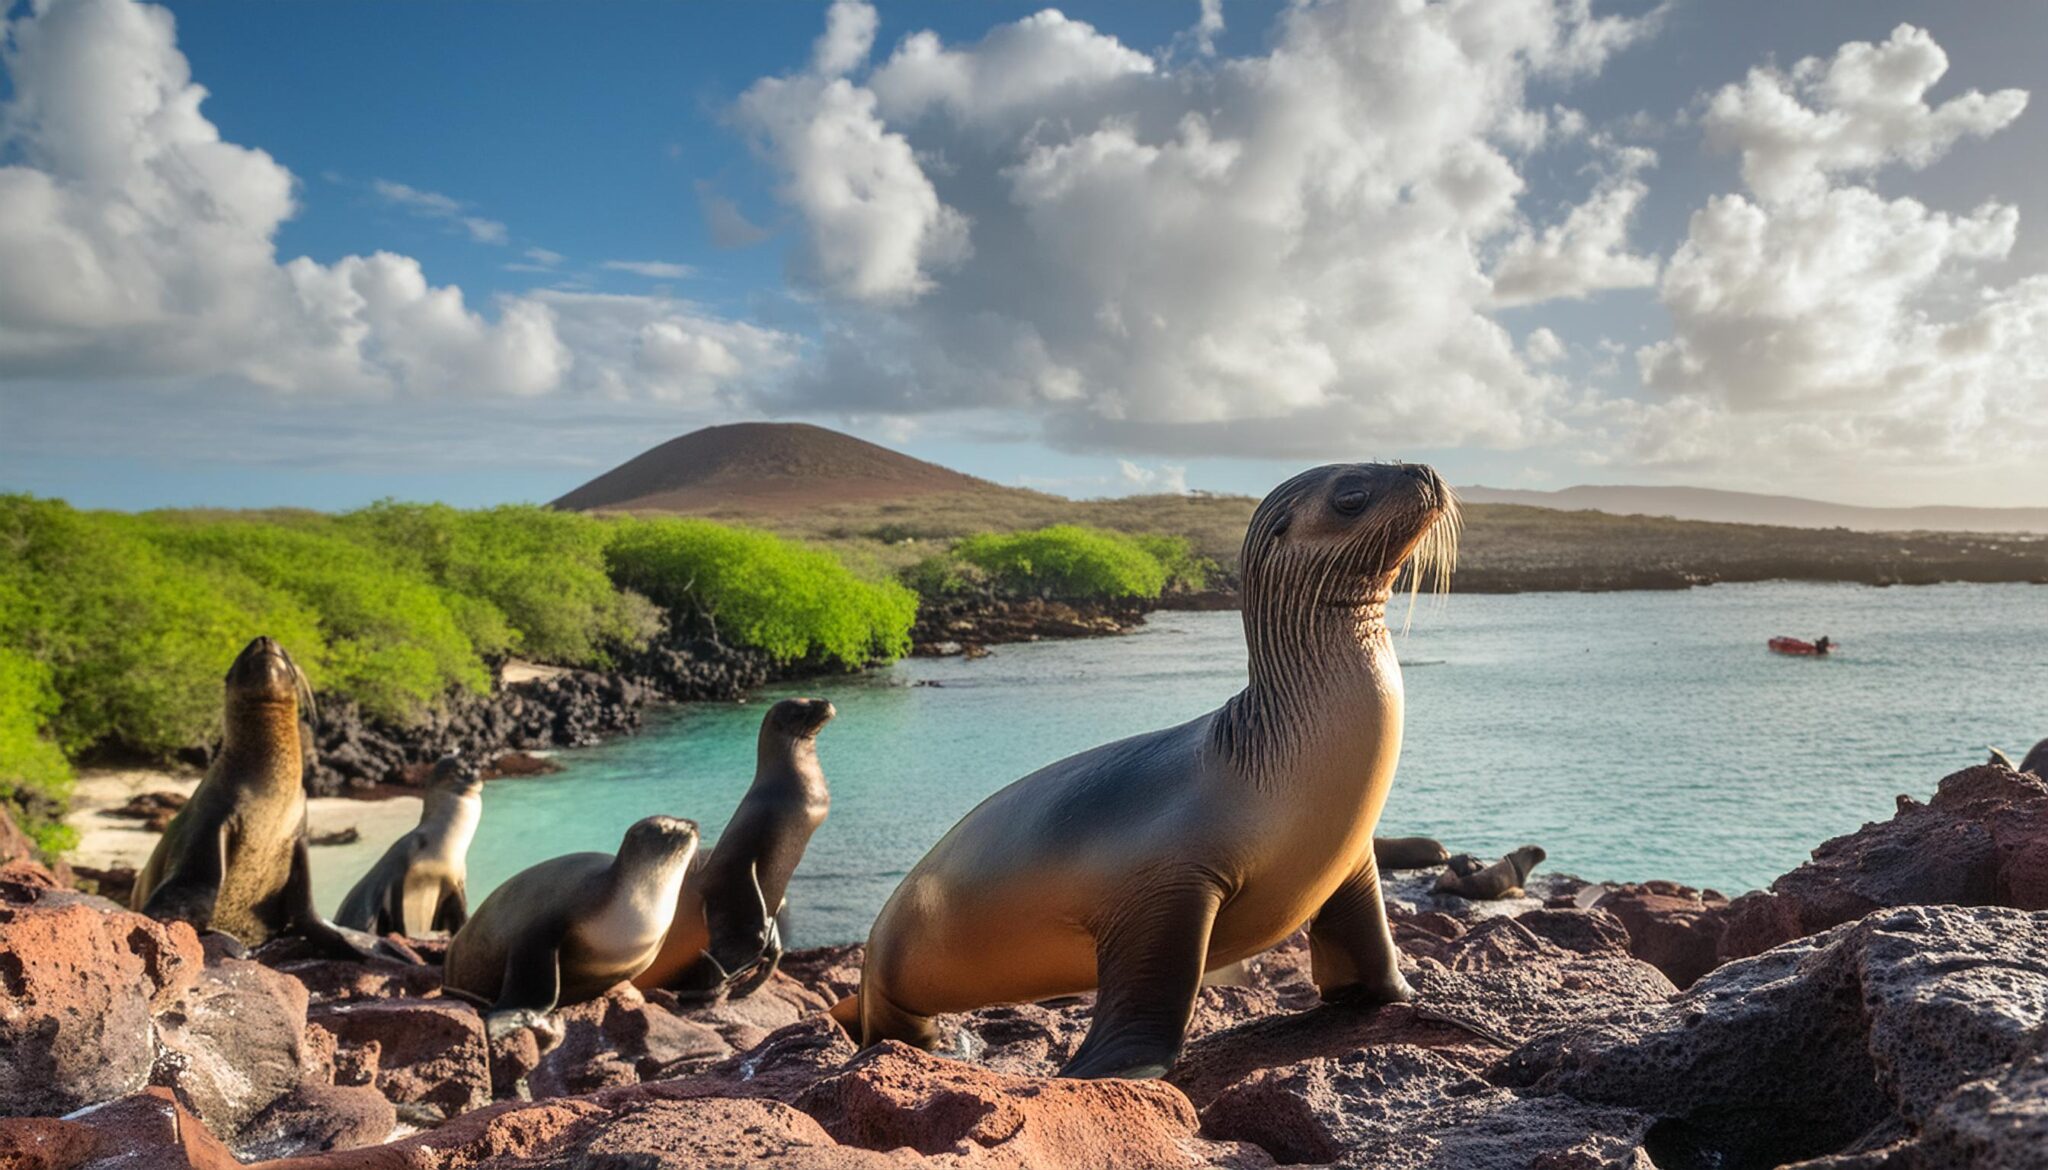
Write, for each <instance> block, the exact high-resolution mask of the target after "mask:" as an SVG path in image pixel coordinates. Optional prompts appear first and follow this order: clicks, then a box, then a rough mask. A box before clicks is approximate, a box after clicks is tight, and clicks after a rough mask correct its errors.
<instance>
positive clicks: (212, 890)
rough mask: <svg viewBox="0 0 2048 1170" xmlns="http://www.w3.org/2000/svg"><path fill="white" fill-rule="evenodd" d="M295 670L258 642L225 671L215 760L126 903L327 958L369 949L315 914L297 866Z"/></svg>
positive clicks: (302, 847)
mask: <svg viewBox="0 0 2048 1170" xmlns="http://www.w3.org/2000/svg"><path fill="white" fill-rule="evenodd" d="M301 699H304V700H305V706H306V708H307V709H310V708H311V706H312V690H311V688H310V687H309V686H308V684H307V682H306V676H305V673H304V672H302V671H301V670H300V669H299V667H298V664H297V663H295V662H293V661H292V659H291V656H290V655H289V654H286V653H285V651H284V647H282V646H279V645H278V644H277V643H276V642H273V641H271V640H270V639H269V638H257V639H256V640H255V641H253V642H250V643H249V644H248V645H247V646H245V647H243V649H242V652H241V653H240V654H239V655H236V657H235V661H234V665H232V666H230V667H228V673H227V684H226V703H225V706H224V709H223V713H222V718H221V731H222V735H221V745H220V753H219V754H218V755H216V756H215V757H214V759H213V766H212V767H211V768H210V769H208V771H207V773H206V779H204V780H202V781H200V782H199V787H198V788H197V789H195V790H194V791H193V793H192V798H191V799H190V800H188V801H186V802H185V807H184V808H182V809H180V810H179V811H178V815H176V816H174V817H172V818H171V823H170V825H169V826H168V827H166V828H165V829H164V835H163V837H162V838H161V839H160V840H158V841H157V843H156V848H155V849H154V850H152V851H151V852H150V855H149V861H148V862H146V863H145V864H144V865H143V867H142V872H141V873H138V874H137V875H136V876H135V892H134V893H133V894H132V895H131V900H130V905H131V906H133V907H134V908H135V909H137V910H140V911H141V912H142V913H144V914H147V915H149V916H150V917H151V918H157V919H163V920H176V921H182V922H189V923H191V924H192V925H193V926H194V927H196V928H198V929H200V930H217V931H220V932H222V933H224V934H228V935H232V936H233V937H234V938H235V939H236V940H237V941H239V942H241V943H242V944H244V945H245V946H256V945H258V944H261V943H264V942H267V941H269V939H270V938H272V937H273V936H275V935H281V934H292V935H298V936H302V937H304V938H306V939H308V940H310V941H311V942H313V943H315V944H317V945H319V946H320V947H322V948H323V949H325V950H328V951H330V952H332V953H335V954H346V955H356V956H364V955H368V954H371V953H377V952H376V946H375V941H374V940H369V939H351V938H349V937H348V936H347V935H345V934H343V933H342V932H341V931H340V930H338V929H336V928H335V926H334V924H333V923H331V922H328V921H327V920H326V919H324V918H322V917H320V914H319V912H318V911H316V910H315V909H314V908H313V881H312V876H311V870H310V868H309V866H308V864H307V860H306V790H305V787H304V782H303V778H304V774H305V760H304V757H303V756H302V755H301V754H300V745H299V713H300V709H301V707H300V701H301Z"/></svg>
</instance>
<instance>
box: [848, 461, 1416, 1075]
mask: <svg viewBox="0 0 2048 1170" xmlns="http://www.w3.org/2000/svg"><path fill="white" fill-rule="evenodd" d="M1455 516H1456V505H1455V503H1454V501H1453V499H1452V497H1451V494H1450V492H1449V490H1448V489H1447V488H1446V487H1445V486H1444V484H1443V481H1442V480H1441V479H1439V478H1438V477H1437V474H1436V473H1435V472H1434V471H1432V470H1431V469H1429V468H1428V467H1423V466H1418V465H1413V464H1408V465H1401V464H1340V465H1334V466H1329V467H1319V468H1316V469H1315V470H1313V471H1308V472H1304V473H1303V474H1301V475H1297V476H1295V477H1294V478H1293V479H1290V480H1288V481H1287V482H1286V483H1285V484H1282V485H1281V486H1280V487H1279V488H1277V489H1275V490H1274V491H1273V493H1272V494H1271V495H1269V496H1267V497H1266V499H1265V500H1264V502H1262V503H1261V504H1260V505H1259V507H1258V509H1257V511H1256V512H1255V513H1254V514H1253V516H1252V520H1251V526H1250V529H1249V530H1248V531H1247V532H1246V534H1245V541H1244V556H1243V574H1244V585H1243V592H1244V627H1245V639H1246V643H1247V646H1248V649H1249V651H1250V667H1251V670H1250V674H1251V681H1250V685H1248V686H1247V687H1245V689H1244V690H1243V691H1242V692H1240V693H1239V694H1238V695H1237V696H1236V697H1234V698H1232V699H1231V700H1230V701H1229V702H1228V703H1226V704H1224V706H1223V707H1222V709H1220V710H1218V711H1215V712H1212V713H1210V714H1208V715H1205V716H1202V717H1201V718H1199V719H1196V720H1193V721H1192V722H1189V723H1184V724H1182V725H1180V726H1178V727H1171V728H1167V729H1165V730H1162V731H1154V732H1150V733H1147V734H1144V735H1139V736H1134V737H1132V738H1130V739H1126V740H1122V741H1119V742H1117V743H1111V744H1107V745H1104V746H1102V747H1098V748H1095V749H1093V750H1091V751H1086V752H1083V753H1081V754H1080V755H1077V756H1071V757H1069V758H1067V759H1065V760H1061V761H1059V762H1058V763H1055V764H1052V765H1050V766H1049V767H1046V768H1043V769H1040V770H1039V771H1037V772H1034V773H1032V774H1031V775H1029V776H1026V777H1025V778H1023V779H1022V780H1019V781H1017V782H1016V783H1014V784H1012V785H1010V786H1009V787H1007V788H1005V789H1003V790H1002V791H1000V792H998V793H996V794H995V795H993V796H991V797H989V798H988V799H987V800H985V801H983V802H982V803H981V804H980V806H979V807H977V808H975V809H974V810H973V811H972V812H970V813H968V814H967V816H966V818H965V819H963V820H962V821H961V822H960V823H959V824H958V825H955V826H954V827H953V829H952V831H950V832H948V833H947V834H946V835H945V837H944V838H943V839H942V840H940V842H939V843H938V844H937V845H936V846H934V847H933V849H932V851H931V852H930V853H928V854H926V855H925V857H924V859H923V860H922V861H919V862H918V863H917V865H916V866H915V867H914V868H913V869H912V870H911V871H910V873H909V874H908V875H907V876H906V877H905V878H904V879H903V882H902V884H901V885H899V886H898V887H897V888H896V892H895V893H894V894H893V895H891V896H890V898H889V901H888V904H887V905H886V906H884V907H883V909H882V913H881V916H880V917H879V918H878V919H877V920H876V922H875V925H874V929H873V932H872V933H871V934H870V935H869V937H868V946H867V959H866V966H865V968H864V969H863V971H862V975H861V986H860V992H859V998H858V1002H857V1006H856V1008H855V1011H856V1012H857V1015H858V1025H859V1034H860V1038H861V1041H862V1043H863V1044H868V1045H872V1044H877V1043H880V1042H881V1041H884V1040H904V1041H908V1042H910V1043H914V1044H918V1045H922V1046H925V1047H930V1046H931V1045H932V1044H933V1043H934V1041H935V1040H936V1033H935V1029H934V1028H933V1026H932V1022H931V1017H932V1016H934V1015H937V1014H939V1013H941V1012H958V1011H968V1010H971V1009H973V1008H978V1007H981V1006H984V1005H986V1004H992V1003H1014V1002H1020V1001H1028V1000H1040V999H1048V998H1051V997H1054V996H1059V995H1069V994H1074V993H1077V992H1084V991H1088V990H1090V989H1094V988H1099V989H1100V994H1099V995H1098V997H1097V999H1096V1001H1095V1018H1094V1023H1093V1025H1092V1026H1091V1027H1090V1029H1089V1031H1088V1036H1087V1039H1086V1040H1085V1041H1083V1043H1082V1044H1081V1047H1080V1049H1079V1050H1078V1051H1077V1052H1076V1053H1075V1054H1074V1057H1073V1059H1072V1060H1070V1061H1068V1062H1067V1065H1066V1067H1065V1068H1064V1069H1062V1070H1061V1074H1062V1075H1064V1076H1075V1077H1105V1076H1129V1077H1144V1076H1158V1075H1160V1074H1162V1073H1163V1072H1165V1071H1166V1069H1167V1068H1168V1067H1169V1066H1171V1065H1172V1063H1173V1062H1174V1060H1175V1058H1176V1057H1177V1056H1178V1055H1179V1052H1180V1048H1181V1043H1182V1040H1183V1038H1184V1034H1185V1032H1186V1030H1187V1025H1188V1021H1189V1019H1190V1017H1191V1016H1192V1013H1193V1011H1194V1004H1195V995H1196V992H1197V991H1198V990H1199V988H1200V986H1201V982H1202V976H1203V972H1204V971H1205V970H1209V969H1212V968H1217V967H1224V966H1227V965H1229V964H1231V963H1234V962H1237V961H1238V960H1240V959H1243V958H1245V957H1247V956H1249V955H1254V954H1257V953H1259V952H1260V951H1263V950H1265V949H1267V948H1268V947H1271V946H1272V945H1273V944H1275V943H1277V942H1279V941H1280V940H1281V939H1283V938H1285V937H1287V935H1288V934H1289V933H1291V932H1292V931H1294V930H1295V929H1296V928H1297V927H1299V926H1301V925H1302V924H1303V923H1304V922H1308V923H1309V924H1310V925H1309V941H1310V949H1311V953H1312V963H1313V975H1314V978H1315V982H1316V985H1317V987H1318V988H1319V989H1320V990H1321V991H1322V993H1323V997H1324V998H1325V999H1330V1000H1345V1001H1351V1002H1362V1003H1385V1002H1389V1001H1394V1000H1405V999H1407V998H1409V996H1410V995H1411V992H1410V991H1409V988H1408V984H1407V982H1406V980H1404V979H1403V978H1402V976H1401V972H1400V968H1399V966H1398V956H1397V955H1396V953H1395V950H1394V941H1393V936H1392V933H1391V931H1390V930H1389V928H1388V924H1387V915H1386V909H1385V907H1384V906H1383V905H1382V904H1381V901H1380V889H1379V870H1378V867H1377V864H1376V863H1375V861H1374V859H1373V848H1372V831H1373V826H1374V825H1375V823H1376V822H1377V821H1378V820H1379V815H1380V808H1381V806H1382V805H1383V804H1384V803H1385V801H1386V797H1387V789H1388V787H1389V785H1390V783H1391V782H1392V779H1393V775H1394V765H1395V761H1396V760H1397V759H1398V757H1399V755H1400V746H1401V714H1402V712H1401V702H1402V700H1401V674H1400V666H1399V664H1398V663H1397V662H1396V660H1395V657H1394V652H1393V649H1392V647H1391V645H1390V643H1389V635H1388V632H1387V628H1386V622H1385V612H1386V604H1387V601H1388V598H1389V596H1390V594H1391V593H1392V591H1393V587H1394V582H1395V578H1396V576H1397V574H1398V573H1399V572H1400V569H1401V567H1402V564H1403V563H1404V562H1405V561H1407V560H1408V558H1409V555H1410V554H1411V553H1416V552H1417V550H1418V549H1420V552H1419V553H1418V555H1417V557H1416V561H1417V566H1416V568H1417V571H1418V573H1419V572H1420V571H1421V570H1422V569H1424V568H1430V569H1434V570H1436V571H1437V573H1438V574H1439V576H1440V579H1441V574H1443V573H1445V572H1448V569H1449V564H1450V554H1451V549H1452V547H1453V546H1452V541H1453V540H1454V539H1455V537H1454V532H1455ZM835 1014H839V1015H841V1016H842V1018H843V1015H844V1013H835Z"/></svg>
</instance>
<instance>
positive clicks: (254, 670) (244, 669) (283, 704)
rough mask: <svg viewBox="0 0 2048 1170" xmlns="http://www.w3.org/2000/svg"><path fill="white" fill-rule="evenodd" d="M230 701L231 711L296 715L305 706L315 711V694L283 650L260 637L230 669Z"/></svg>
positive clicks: (244, 649)
mask: <svg viewBox="0 0 2048 1170" xmlns="http://www.w3.org/2000/svg"><path fill="white" fill-rule="evenodd" d="M227 700H228V707H229V709H230V710H233V709H235V708H244V709H247V708H251V707H272V708H280V709H283V710H287V711H289V712H291V713H292V714H293V715H296V714H297V713H298V711H299V709H300V707H301V706H302V705H303V706H304V707H305V709H306V710H307V711H309V712H310V711H311V710H312V705H313V691H312V687H311V686H310V685H309V684H308V683H307V682H306V673H305V672H304V671H302V670H300V669H299V664H298V663H296V662H293V661H292V656H291V655H289V654H287V653H285V650H284V647H282V646H280V645H278V644H277V643H276V642H275V641H273V640H272V639H270V638H263V637H259V638H257V639H255V640H254V641H252V642H250V643H249V644H248V645H247V646H244V647H242V652H241V653H240V654H237V655H236V656H235V661H234V665H232V666H230V667H228V674H227Z"/></svg>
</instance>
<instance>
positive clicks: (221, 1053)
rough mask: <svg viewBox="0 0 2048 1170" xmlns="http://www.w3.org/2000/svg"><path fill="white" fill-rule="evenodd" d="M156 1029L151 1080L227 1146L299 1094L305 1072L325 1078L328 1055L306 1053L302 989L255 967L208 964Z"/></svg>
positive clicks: (233, 962)
mask: <svg viewBox="0 0 2048 1170" xmlns="http://www.w3.org/2000/svg"><path fill="white" fill-rule="evenodd" d="M156 1025H157V1039H158V1042H159V1043H160V1044H161V1045H162V1049H163V1052H162V1055H161V1056H160V1057H159V1058H158V1060H157V1064H156V1068H155V1070H154V1071H153V1073H152V1075H151V1078H150V1079H151V1080H152V1081H153V1082H154V1083H156V1084H159V1085H165V1086H168V1087H170V1088H171V1089H173V1090H175V1091H176V1093H177V1095H178V1100H179V1101H180V1102H181V1103H183V1104H184V1105H185V1107H186V1108H188V1109H190V1110H192V1112H193V1113H195V1114H197V1115H198V1116H199V1117H200V1118H202V1119H203V1120H204V1121H205V1122H206V1123H207V1127H208V1128H209V1129H211V1130H213V1131H214V1132H215V1133H217V1134H220V1135H221V1136H223V1137H226V1138H229V1139H230V1140H232V1139H233V1138H234V1137H235V1136H236V1135H237V1134H239V1133H241V1131H242V1128H243V1127H244V1126H245V1125H247V1124H248V1123H249V1121H250V1120H251V1119H252V1118H254V1117H255V1116H256V1115H257V1114H258V1113H261V1112H262V1111H264V1110H265V1109H268V1108H269V1107H270V1106H271V1104H272V1103H273V1102H276V1101H278V1100H279V1099H281V1098H282V1097H284V1096H285V1095H286V1094H288V1093H290V1092H291V1091H292V1090H293V1089H295V1088H297V1087H298V1085H299V1082H300V1081H301V1080H303V1079H305V1078H306V1076H307V1074H308V1072H309V1071H312V1069H311V1068H309V1065H311V1066H313V1068H318V1070H319V1071H320V1073H321V1076H322V1079H325V1077H326V1076H327V1075H328V1072H327V1069H328V1067H329V1065H328V1061H329V1060H330V1059H331V1053H326V1052H316V1051H309V1050H308V1048H307V1046H306V989H305V987H304V986H303V985H301V984H300V983H299V982H298V981H297V980H296V979H293V978H291V977H289V976H286V975H280V974H278V973H277V972H275V971H272V970H271V969H270V968H268V967H265V966H263V965H262V964H260V963H252V962H249V961H248V960H245V959H224V960H221V961H218V962H215V963H211V964H208V965H207V966H206V968H205V969H204V970H202V971H201V972H200V973H199V978H198V979H197V981H196V982H195V983H194V985H193V986H192V988H191V989H189V990H188V991H186V992H185V993H184V994H183V995H182V996H180V997H179V998H178V1000H177V1002H176V1003H175V1004H173V1005H171V1006H169V1007H167V1008H165V1009H164V1010H162V1011H160V1012H158V1013H157V1018H156Z"/></svg>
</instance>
